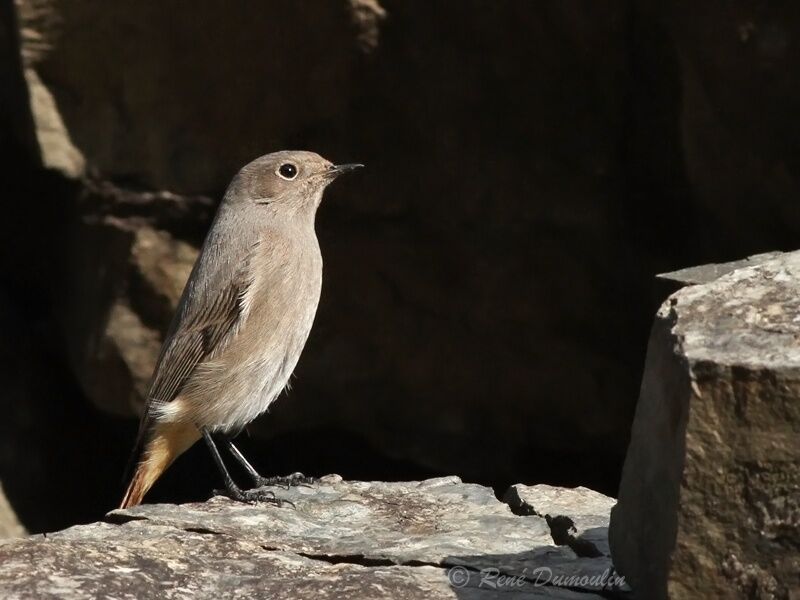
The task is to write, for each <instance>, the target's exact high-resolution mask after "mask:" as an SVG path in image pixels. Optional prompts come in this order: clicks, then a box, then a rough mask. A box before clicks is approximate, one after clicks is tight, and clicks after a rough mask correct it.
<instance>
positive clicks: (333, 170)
mask: <svg viewBox="0 0 800 600" xmlns="http://www.w3.org/2000/svg"><path fill="white" fill-rule="evenodd" d="M363 166H364V165H362V164H361V163H350V164H346V165H333V166H331V167H329V168H328V170H327V171H326V172H325V175H326V176H328V177H330V178H331V179H335V178H336V177H338V176H339V175H342V174H344V173H349V172H350V171H355V170H356V169H360V168H361V167H363Z"/></svg>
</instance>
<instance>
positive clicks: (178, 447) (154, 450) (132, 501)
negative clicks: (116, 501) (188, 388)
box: [120, 423, 201, 508]
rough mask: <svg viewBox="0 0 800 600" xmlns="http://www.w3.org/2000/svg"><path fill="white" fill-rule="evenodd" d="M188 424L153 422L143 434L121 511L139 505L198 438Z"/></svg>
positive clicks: (197, 434)
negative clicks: (137, 462) (174, 462)
mask: <svg viewBox="0 0 800 600" xmlns="http://www.w3.org/2000/svg"><path fill="white" fill-rule="evenodd" d="M200 437H201V436H200V431H198V429H197V427H195V426H194V425H192V424H191V423H156V424H155V425H154V426H153V427H152V428H151V429H150V430H149V432H147V434H146V438H145V443H144V444H143V450H142V454H141V459H140V461H139V464H137V465H136V470H135V471H134V473H133V477H132V478H131V482H130V484H129V485H128V490H127V491H126V492H125V497H124V498H123V499H122V503H121V504H120V508H129V507H131V506H136V505H137V504H141V502H142V498H144V495H145V494H146V493H147V491H148V490H149V489H150V488H151V487H152V486H153V484H154V483H155V482H156V480H157V479H158V478H159V477H160V476H161V474H162V473H163V472H164V471H166V470H167V467H169V466H170V465H171V464H172V461H174V460H175V459H176V458H178V456H180V455H181V454H183V453H184V452H185V451H186V450H188V449H189V447H190V446H191V445H192V444H194V443H195V442H196V441H197V440H199V439H200Z"/></svg>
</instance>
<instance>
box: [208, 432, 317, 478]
mask: <svg viewBox="0 0 800 600" xmlns="http://www.w3.org/2000/svg"><path fill="white" fill-rule="evenodd" d="M223 442H224V444H225V445H226V446H227V447H228V451H229V452H230V453H231V454H232V455H233V458H235V459H236V460H237V461H238V463H239V464H240V465H242V468H243V469H244V470H245V471H247V474H248V475H249V476H250V479H252V480H253V485H254V486H255V487H262V486H265V485H280V486H285V487H286V488H287V489H288V488H290V487H291V486H293V485H310V484H312V483H314V478H313V477H308V476H307V475H303V474H302V473H292V474H291V475H286V476H285V477H263V476H262V475H260V474H259V473H258V471H256V469H255V467H253V465H251V464H250V462H249V461H248V460H247V459H246V458H245V457H244V454H242V452H241V451H240V450H239V449H238V448H237V447H236V446H234V444H233V442H232V441H231V440H230V439H229V438H227V437H226V438H224V440H223Z"/></svg>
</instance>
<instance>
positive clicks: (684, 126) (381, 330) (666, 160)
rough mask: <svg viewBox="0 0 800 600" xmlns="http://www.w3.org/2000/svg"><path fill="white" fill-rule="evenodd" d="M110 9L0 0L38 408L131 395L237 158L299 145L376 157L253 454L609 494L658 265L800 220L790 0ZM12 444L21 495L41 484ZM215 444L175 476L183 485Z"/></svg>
mask: <svg viewBox="0 0 800 600" xmlns="http://www.w3.org/2000/svg"><path fill="white" fill-rule="evenodd" d="M129 4H130V3H122V2H119V1H107V2H101V3H98V2H91V1H86V0H20V1H19V2H16V3H12V1H11V0H4V2H2V4H0V6H2V12H0V16H1V17H2V18H1V19H0V32H2V33H1V34H0V84H1V85H0V149H2V150H4V151H6V152H7V153H8V154H9V155H11V156H12V157H13V159H12V163H11V164H10V165H9V168H8V172H9V173H10V176H9V177H8V178H4V179H3V180H2V181H0V191H2V192H3V197H4V198H9V201H8V202H7V203H6V210H7V213H6V214H4V217H6V218H5V219H4V220H3V221H2V222H0V234H1V235H0V240H1V241H0V252H1V254H0V268H2V269H3V272H4V273H8V274H9V277H8V278H6V279H5V280H4V281H3V283H2V286H3V287H7V288H8V289H7V295H8V297H9V299H10V300H9V301H10V304H11V305H12V308H11V309H9V312H8V315H15V316H14V318H16V315H22V316H21V317H20V318H21V319H22V320H23V321H24V320H35V319H39V320H40V321H41V327H40V328H39V334H41V335H40V337H37V335H34V334H30V335H29V340H30V342H31V343H32V344H36V345H39V344H43V343H46V344H50V345H51V346H52V351H51V352H50V351H49V352H47V353H46V354H45V355H44V356H45V357H44V358H42V363H41V365H38V363H37V368H36V369H35V372H36V373H38V374H39V377H40V378H42V379H44V378H49V379H51V380H52V381H51V382H50V383H49V385H45V383H46V382H40V384H37V385H36V386H33V385H28V384H27V383H21V384H20V385H21V386H24V385H28V387H29V391H28V392H26V393H24V394H23V396H24V397H25V398H26V399H27V400H26V401H27V402H29V403H31V404H36V405H37V406H38V409H31V411H30V412H31V413H36V414H38V415H57V414H61V413H58V411H57V410H55V409H54V407H55V406H56V405H58V406H59V407H60V408H59V410H65V411H67V412H69V413H70V414H76V415H77V414H80V419H79V420H80V421H81V422H82V423H84V426H85V427H86V429H87V430H89V431H91V430H94V429H97V428H98V427H99V426H101V425H102V426H103V427H105V428H106V430H108V427H107V419H108V416H107V415H109V414H112V415H128V416H132V415H133V414H134V413H135V410H136V407H137V406H139V404H140V401H141V394H142V391H143V390H144V389H145V387H146V385H147V380H148V378H149V371H150V369H151V367H152V364H153V361H154V356H155V353H156V352H157V349H158V346H159V344H160V341H161V336H162V334H163V331H164V330H165V328H166V326H167V323H168V322H169V319H170V316H171V313H172V310H173V309H174V306H175V302H176V298H177V295H178V293H179V291H180V289H181V287H182V284H183V281H184V279H185V277H186V274H187V272H188V269H189V267H190V265H191V262H192V260H193V257H194V254H195V252H196V249H197V248H198V246H199V244H200V243H201V241H202V238H203V235H204V234H205V231H206V228H207V227H208V224H209V222H210V219H211V216H212V214H213V210H214V206H215V203H216V201H217V200H218V199H219V197H220V195H221V193H222V191H223V189H224V187H225V185H226V184H227V182H228V180H229V179H230V177H231V176H232V175H233V173H234V172H235V171H236V170H237V169H238V168H239V167H240V166H241V165H242V164H243V163H245V162H247V161H249V160H250V159H252V158H254V157H255V156H257V155H259V154H262V153H265V152H268V151H273V150H276V149H279V148H286V147H303V148H309V149H313V150H316V151H318V152H320V153H321V154H323V155H325V156H328V157H330V158H333V159H336V160H340V161H346V160H358V161H361V162H364V163H366V164H367V169H365V170H364V171H363V173H361V174H359V176H358V177H357V178H352V179H350V180H349V181H347V182H342V183H337V184H336V186H334V187H333V188H332V189H331V190H330V192H329V194H328V196H327V199H326V202H325V205H324V206H323V207H322V210H321V213H320V215H319V223H318V230H319V235H320V240H321V245H322V249H323V255H324V258H325V281H324V285H323V294H322V303H321V306H320V311H319V314H318V318H317V321H316V325H315V328H314V330H313V332H312V336H311V338H310V340H309V345H308V348H307V349H306V352H305V354H304V356H303V358H302V359H301V363H300V365H299V368H298V373H297V375H298V377H297V380H296V382H295V385H294V390H293V392H292V395H291V401H286V400H285V399H281V400H280V401H279V402H278V403H277V405H276V406H275V408H274V410H273V411H272V413H271V415H270V416H269V417H268V418H266V419H264V420H262V422H260V423H258V424H257V425H256V426H254V427H253V433H254V442H253V445H254V448H255V449H256V450H257V451H258V454H257V455H260V456H263V457H265V461H269V462H266V464H265V468H266V470H271V471H273V472H282V471H285V472H288V471H293V470H296V469H302V470H304V471H308V472H313V473H317V474H318V473H321V472H327V470H330V469H336V470H337V471H341V472H343V473H344V474H345V475H349V476H351V477H366V476H375V477H379V478H388V476H387V472H388V473H391V475H392V476H396V477H400V476H412V477H416V478H419V477H423V476H426V475H428V474H437V473H438V474H441V473H452V472H457V473H459V474H462V475H464V476H465V477H466V478H468V479H471V480H476V481H482V482H487V483H497V484H502V485H507V484H508V483H510V482H511V481H520V480H525V481H548V482H550V483H569V484H575V485H577V484H585V485H592V486H593V487H597V488H601V489H602V490H603V491H614V490H615V489H616V484H617V480H618V477H619V471H620V468H621V463H622V458H623V456H624V452H625V448H626V443H627V436H628V431H629V425H630V421H631V418H632V414H633V407H634V403H635V398H636V390H637V386H638V384H639V378H640V372H641V364H642V357H643V351H644V346H645V341H646V337H647V328H648V326H649V324H650V320H651V316H652V311H653V310H654V308H655V305H656V304H657V303H658V302H657V301H654V300H653V294H652V274H653V273H656V272H661V271H665V270H669V269H674V268H677V267H679V266H684V265H687V264H698V263H700V262H705V261H707V260H717V259H729V258H731V257H734V256H735V257H738V256H744V255H748V254H752V253H755V252H757V251H763V250H765V249H772V248H775V247H782V246H786V245H787V244H792V243H794V241H795V240H796V234H797V232H798V231H800V218H798V213H797V210H798V209H797V203H796V201H795V199H796V198H797V197H798V194H797V191H798V190H797V173H798V165H797V161H796V157H795V156H794V154H793V146H792V144H791V142H792V141H793V140H795V139H796V137H797V136H795V135H794V133H796V132H795V131H794V129H793V127H795V126H793V125H791V123H794V122H795V121H796V118H795V115H796V114H798V112H800V111H798V110H796V108H797V107H796V105H795V103H794V101H793V100H792V98H794V99H796V98H798V97H800V93H796V92H797V90H798V89H800V85H798V84H797V81H796V79H797V74H798V73H800V69H798V68H797V66H798V62H800V60H799V59H798V57H797V48H798V47H799V46H798V45H797V44H794V43H792V42H791V40H792V39H794V38H795V37H796V36H797V33H796V32H798V31H800V27H798V21H799V19H798V15H797V11H796V7H795V6H794V5H793V4H791V3H789V2H784V3H771V4H770V7H769V8H768V9H767V8H764V9H759V10H758V11H755V12H754V11H753V10H752V9H751V8H750V7H749V4H748V3H743V2H741V3H733V4H730V3H725V4H724V5H723V4H722V3H713V4H711V5H708V6H706V7H705V8H704V9H703V10H702V11H700V10H699V9H697V8H696V7H695V6H694V5H693V4H691V5H690V4H687V3H684V2H678V1H675V2H667V3H655V2H652V3H648V2H645V3H630V2H625V1H621V0H620V1H612V0H608V1H602V2H579V1H570V2H551V3H536V2H520V1H517V0H464V1H463V2H460V3H459V5H458V8H457V9H455V8H454V7H453V4H452V2H449V1H445V0H433V1H430V0H425V1H422V0H417V1H409V0H402V1H400V0H382V1H378V0H318V1H312V0H302V1H299V0H298V1H296V2H288V1H282V0H281V1H277V0H270V1H265V2H260V3H258V4H257V6H255V5H254V6H252V7H249V8H248V10H240V11H234V10H223V9H221V8H220V7H219V5H218V4H217V3H209V2H204V1H202V0H201V1H198V2H194V3H192V4H191V6H189V5H188V4H170V5H169V6H165V5H164V3H162V2H154V1H152V0H147V1H143V2H137V3H135V6H130V5H129ZM14 6H16V7H17V8H16V9H15V8H14ZM718 23H721V24H723V25H720V26H717V24H718ZM787 40H789V41H788V42H787ZM6 58H7V60H5V59H6ZM765 106H766V107H768V108H769V110H765V109H764V107H765ZM754 115H758V116H759V117H758V118H759V121H758V122H756V121H755V120H754V117H753V116H754ZM761 119H764V121H763V123H762V122H761V121H760V120H761ZM753 123H755V125H754V124H753ZM787 123H788V125H787ZM44 168H46V169H47V171H43V170H42V169H44ZM658 300H660V298H659V299H658ZM20 329H21V330H22V331H23V333H21V334H20V335H26V334H25V332H24V330H25V328H20ZM43 331H45V333H42V332H43ZM6 339H7V338H6ZM43 340H44V341H43ZM0 344H7V345H8V348H7V349H6V350H7V351H8V352H9V353H13V352H14V344H13V343H12V344H8V342H6V340H5V339H2V338H0ZM39 367H40V368H39ZM17 371H18V370H17ZM8 377H9V378H17V379H19V377H20V374H19V373H18V372H15V370H14V369H9V373H8ZM40 387H41V388H45V389H48V390H49V389H51V388H52V389H57V390H69V391H68V392H66V391H65V392H64V393H63V394H61V395H58V394H52V393H50V392H49V391H48V392H47V393H45V392H42V391H41V389H40ZM86 400H88V401H89V402H91V403H93V405H94V406H96V407H99V408H100V409H101V411H102V412H103V413H104V414H103V415H97V416H95V417H92V416H91V415H90V411H89V409H88V408H87V406H86V405H87V404H88V403H87V402H85V401H86ZM24 410H27V409H24ZM52 418H53V427H52V430H53V431H54V432H58V431H68V430H67V429H64V428H60V427H59V420H60V417H55V416H53V417H52ZM117 427H118V428H117V429H114V430H113V431H114V433H113V434H108V435H107V437H106V436H104V437H102V439H101V440H100V441H98V442H97V445H98V446H99V447H101V448H104V449H106V450H107V451H106V452H94V451H92V452H88V453H87V454H89V455H90V456H92V458H93V460H94V461H95V462H96V463H97V466H98V469H99V470H100V471H101V472H102V473H103V476H102V477H100V479H105V480H107V481H109V482H110V483H109V488H108V489H103V490H102V491H100V490H97V489H95V490H92V491H90V492H87V494H86V495H87V496H88V497H89V498H92V497H93V498H95V500H93V501H91V500H89V502H90V504H91V506H90V505H86V504H83V505H80V506H79V505H77V504H72V505H71V508H68V503H66V502H65V504H64V505H63V508H62V509H61V510H63V511H64V514H63V515H62V516H59V515H56V514H55V512H54V511H48V515H50V516H52V517H53V518H55V519H59V518H60V519H61V520H60V521H58V524H61V525H64V524H66V523H67V522H70V517H69V516H67V513H70V511H72V513H71V514H72V515H73V518H74V516H75V515H76V514H77V513H78V512H80V514H81V515H82V518H85V515H86V514H87V512H90V513H92V514H94V515H97V514H99V513H100V512H101V511H102V510H104V509H106V508H107V507H108V506H111V505H112V502H113V501H112V500H111V497H112V496H114V495H116V494H118V490H115V489H111V487H113V484H115V483H116V482H117V479H116V478H112V479H113V482H111V480H110V479H107V478H108V475H109V474H110V473H115V472H120V471H121V470H122V463H124V459H120V457H121V456H123V455H124V454H125V452H126V450H125V448H124V447H125V446H126V445H127V444H129V443H130V440H131V439H132V437H133V435H134V433H133V432H134V430H135V425H134V424H131V425H130V427H129V429H128V430H127V435H118V434H117V432H118V431H120V430H124V426H123V425H119V424H117ZM120 428H121V429H120ZM54 435H57V441H55V440H53V441H52V442H51V443H52V444H53V445H54V447H56V448H61V449H63V452H62V454H64V455H73V456H75V455H77V454H78V453H80V450H79V448H78V446H80V445H81V444H83V443H85V439H78V438H75V437H70V436H68V435H66V434H64V433H61V434H57V433H54ZM9 445H11V446H14V447H22V446H24V445H25V437H24V436H22V435H20V436H18V438H16V439H14V440H12V441H11V442H9ZM32 452H33V451H32ZM282 453H283V454H282ZM34 454H35V452H34ZM42 454H43V456H40V457H39V458H38V459H37V460H40V461H50V460H51V457H52V455H53V454H55V452H54V451H52V450H47V451H42ZM0 459H1V460H2V462H1V463H0V465H2V466H1V467H0V468H1V469H2V472H0V476H2V478H3V479H8V478H9V477H13V478H16V479H24V480H25V481H23V482H22V484H24V485H22V484H19V482H17V483H18V485H8V486H7V491H8V493H9V497H10V498H11V500H12V503H13V502H14V495H15V492H14V490H18V489H20V487H25V488H28V487H29V488H30V489H33V488H34V487H35V486H37V485H38V486H39V490H38V491H39V492H40V495H41V497H44V484H42V483H41V481H40V480H38V479H36V478H34V477H32V476H31V475H29V474H28V473H29V472H30V471H24V470H20V469H15V468H14V465H15V460H16V459H15V457H12V456H10V455H9V456H8V457H7V458H2V457H0ZM329 459H330V460H331V461H332V462H333V463H334V464H328V463H326V462H325V461H326V460H329ZM192 460H194V459H193V458H192V457H191V456H190V457H188V458H187V461H188V462H183V463H179V464H177V465H176V466H175V468H176V469H178V470H180V469H181V468H183V467H182V466H181V465H188V464H189V463H190V462H191V461H192ZM205 460H206V459H205V458H203V459H198V460H197V461H195V462H194V463H193V464H192V466H191V468H189V467H188V466H187V467H186V471H184V475H178V476H177V477H179V478H180V477H183V483H182V484H178V485H176V486H175V487H173V488H162V489H169V492H168V493H165V495H166V496H167V497H170V498H175V497H178V498H184V499H185V498H189V497H198V496H199V495H200V494H199V492H198V491H197V490H198V489H199V488H198V487H196V488H192V487H191V486H192V485H193V484H194V483H195V482H197V481H199V478H197V477H190V476H188V475H186V473H190V472H197V469H198V464H197V463H198V462H199V463H202V464H204V463H203V461H205ZM112 461H115V464H113V465H112V464H111V462H112ZM369 469H372V470H371V471H369ZM51 470H52V471H57V470H59V469H58V468H57V465H55V464H53V465H51ZM367 471H369V473H367ZM6 473H7V474H6ZM187 481H188V484H187V483H186V482H187ZM167 483H168V482H167ZM198 485H199V484H198ZM206 487H207V486H206ZM187 490H190V491H187ZM155 492H156V493H159V490H155ZM27 498H29V496H27V495H26V499H27ZM55 524H56V523H54V522H52V521H51V526H54V525H55Z"/></svg>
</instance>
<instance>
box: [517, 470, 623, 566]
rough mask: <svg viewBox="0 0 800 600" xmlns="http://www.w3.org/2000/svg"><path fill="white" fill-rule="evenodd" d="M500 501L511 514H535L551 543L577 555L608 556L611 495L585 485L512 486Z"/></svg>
mask: <svg viewBox="0 0 800 600" xmlns="http://www.w3.org/2000/svg"><path fill="white" fill-rule="evenodd" d="M503 500H504V501H505V502H506V503H507V504H508V505H509V506H510V507H511V510H513V511H514V513H515V514H527V515H538V516H540V517H543V518H544V519H545V521H546V522H547V524H548V526H549V527H550V533H551V535H552V537H553V542H555V543H556V544H559V545H567V546H569V547H570V548H572V550H574V551H575V553H576V554H578V555H579V556H590V557H591V556H610V554H611V553H610V550H609V547H608V520H609V515H610V514H611V508H612V507H613V506H614V504H616V502H617V501H616V500H615V499H614V498H609V497H608V496H606V495H604V494H601V493H600V492H595V491H594V490H590V489H588V488H585V487H578V488H559V487H553V486H550V485H544V484H540V485H534V486H525V485H513V486H511V487H510V488H509V489H508V491H507V492H506V494H505V496H504V497H503Z"/></svg>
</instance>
